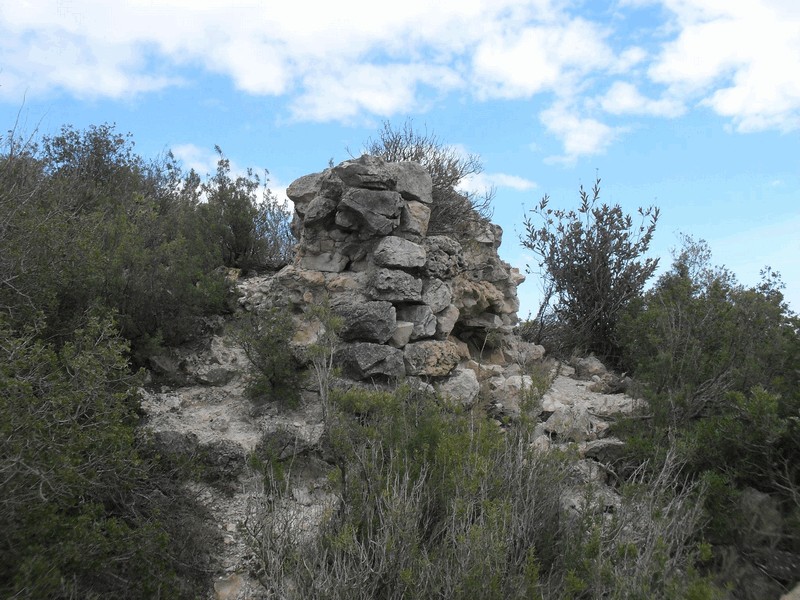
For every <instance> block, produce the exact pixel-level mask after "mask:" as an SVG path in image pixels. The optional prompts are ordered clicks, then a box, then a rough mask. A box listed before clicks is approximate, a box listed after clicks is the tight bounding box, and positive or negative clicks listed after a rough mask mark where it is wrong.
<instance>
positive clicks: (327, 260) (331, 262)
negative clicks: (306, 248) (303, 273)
mask: <svg viewBox="0 0 800 600" xmlns="http://www.w3.org/2000/svg"><path fill="white" fill-rule="evenodd" d="M349 262H350V259H349V258H347V257H346V256H344V255H343V254H340V253H338V252H322V253H321V254H304V255H303V256H301V257H300V260H299V264H300V266H301V267H302V268H303V269H306V270H308V271H322V272H324V273H341V272H342V271H344V270H345V269H346V268H347V264H348V263H349Z"/></svg>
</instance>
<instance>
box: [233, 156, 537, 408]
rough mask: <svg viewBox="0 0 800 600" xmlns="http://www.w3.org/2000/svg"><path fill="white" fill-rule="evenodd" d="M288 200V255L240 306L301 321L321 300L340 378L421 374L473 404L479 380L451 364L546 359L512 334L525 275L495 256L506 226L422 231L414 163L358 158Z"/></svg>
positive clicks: (426, 204) (424, 177)
mask: <svg viewBox="0 0 800 600" xmlns="http://www.w3.org/2000/svg"><path fill="white" fill-rule="evenodd" d="M287 195H288V196H289V198H291V199H292V201H293V202H294V205H295V218H294V223H293V228H294V231H295V233H296V234H297V236H298V238H299V244H298V247H297V254H296V259H295V262H294V264H292V265H290V266H288V267H285V268H284V269H283V270H282V271H281V272H279V273H278V274H277V275H276V276H275V277H273V278H271V279H269V280H268V281H266V282H265V285H264V286H262V287H260V288H257V289H253V288H249V289H246V291H245V295H244V297H243V298H242V300H241V302H242V304H243V306H244V307H245V308H247V309H249V310H259V308H260V307H261V306H273V305H276V304H277V305H283V306H285V307H286V308H287V309H289V310H291V311H292V312H293V314H295V315H296V316H297V318H298V321H301V320H302V319H303V315H304V314H305V313H306V312H307V310H308V309H309V307H310V306H311V305H313V304H315V303H319V302H323V300H325V299H327V302H329V303H330V306H331V308H332V309H333V311H334V312H335V313H336V314H338V315H339V316H341V317H342V320H343V322H344V326H343V330H342V332H341V337H342V340H343V341H344V342H346V344H345V345H343V346H342V347H341V348H340V349H339V350H338V351H337V353H336V359H337V361H338V362H339V365H340V366H341V367H342V368H343V370H344V374H345V376H346V377H349V378H352V379H354V380H373V381H379V380H383V381H385V380H389V379H397V378H401V377H403V376H412V377H423V378H426V379H431V380H432V382H433V383H436V384H437V385H438V386H439V387H440V389H442V390H447V392H448V395H450V396H458V395H459V394H461V393H462V392H463V394H464V397H462V398H460V399H461V400H462V401H468V402H471V401H473V400H474V398H475V397H476V395H477V394H475V393H473V392H474V389H475V386H474V385H473V381H472V379H471V376H470V375H466V374H465V371H464V370H463V368H462V369H456V367H457V366H458V365H461V366H462V367H463V366H464V364H465V363H466V361H468V360H469V359H476V360H479V361H481V362H487V363H494V364H499V365H509V364H513V363H521V362H525V361H530V360H536V359H538V358H541V355H542V353H543V350H542V349H541V348H540V347H537V346H533V345H532V344H526V343H525V342H521V341H519V340H518V339H516V338H514V337H513V336H512V335H511V330H512V328H513V326H514V325H515V324H516V322H517V314H516V313H517V309H518V307H519V302H518V300H517V286H518V285H519V284H520V283H521V282H522V281H523V280H524V278H523V277H522V275H520V273H519V271H517V270H516V269H514V268H512V267H511V266H510V265H508V264H507V263H505V262H503V261H502V260H501V259H500V258H499V256H498V254H497V249H498V247H499V246H500V242H501V240H502V230H501V229H500V227H498V226H496V225H492V224H491V223H488V222H485V221H481V220H479V219H476V220H475V221H474V223H473V224H472V225H471V226H470V228H469V229H468V230H467V232H466V233H465V234H464V236H463V237H462V238H459V239H455V238H454V237H450V236H427V235H426V233H427V230H428V219H429V218H430V212H431V210H430V206H431V204H432V201H433V200H432V182H431V177H430V175H429V174H428V172H427V171H426V170H425V169H424V168H423V167H421V166H420V165H419V164H417V163H413V162H399V163H386V162H384V161H383V160H381V159H379V158H375V157H371V156H362V157H361V158H359V159H356V160H350V161H347V162H344V163H342V164H340V165H339V166H337V167H333V168H330V169H326V170H325V171H323V172H321V173H314V174H312V175H306V176H305V177H301V178H300V179H298V180H297V181H295V182H293V183H292V184H291V185H290V186H289V188H288V189H287ZM487 340H490V342H491V343H487ZM487 348H488V349H489V350H488V351H487ZM498 376H500V377H501V376H502V375H498ZM447 377H452V378H453V381H451V382H448V381H445V379H446V378H447Z"/></svg>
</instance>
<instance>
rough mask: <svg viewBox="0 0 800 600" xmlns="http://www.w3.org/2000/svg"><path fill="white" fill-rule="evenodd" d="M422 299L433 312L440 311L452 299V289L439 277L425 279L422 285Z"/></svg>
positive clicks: (448, 304)
mask: <svg viewBox="0 0 800 600" xmlns="http://www.w3.org/2000/svg"><path fill="white" fill-rule="evenodd" d="M422 301H423V302H424V303H425V304H427V305H428V306H430V307H431V310H432V311H433V312H435V313H439V312H442V311H443V310H444V309H445V308H447V307H448V306H450V303H451V302H452V301H453V291H452V290H451V289H450V286H449V285H447V284H446V283H445V282H444V281H442V280H441V279H427V280H426V281H425V283H424V284H423V286H422Z"/></svg>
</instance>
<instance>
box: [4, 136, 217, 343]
mask: <svg viewBox="0 0 800 600" xmlns="http://www.w3.org/2000/svg"><path fill="white" fill-rule="evenodd" d="M196 207H197V206H196V198H195V197H194V195H193V194H192V193H191V192H190V191H189V190H187V189H186V186H184V185H182V184H181V175H180V171H179V169H178V168H177V166H176V165H175V163H174V159H172V158H171V157H169V156H167V157H165V158H164V159H162V160H161V161H151V162H147V161H145V160H144V159H142V158H141V157H139V156H137V155H136V154H135V153H134V152H133V143H132V142H131V141H130V139H129V138H128V137H127V136H123V135H121V134H118V133H116V132H115V131H114V130H113V127H112V126H109V125H104V126H100V127H90V128H89V129H87V130H86V131H84V132H77V131H75V130H73V129H72V128H69V127H64V128H63V129H62V132H61V134H60V135H57V136H53V137H44V138H43V140H42V142H41V148H40V147H38V146H37V145H36V144H34V143H32V142H31V143H29V144H27V145H26V146H23V147H22V148H20V147H19V146H18V145H17V142H16V141H15V139H14V137H13V135H12V136H10V137H9V138H7V139H6V140H5V152H4V153H3V154H0V211H1V213H2V214H0V221H2V223H3V224H4V226H3V228H2V233H0V256H2V257H3V258H2V259H0V260H1V261H2V268H3V274H2V283H3V285H2V286H0V308H2V311H3V312H4V313H5V314H7V315H9V318H10V319H11V320H12V324H13V325H21V324H22V323H25V322H28V321H30V320H31V319H32V318H33V317H34V316H35V315H36V314H37V313H40V312H41V313H43V314H44V315H45V317H46V322H47V324H48V327H49V329H50V331H49V335H53V336H55V337H56V338H60V339H68V338H69V336H70V334H71V332H72V330H74V328H75V327H76V326H77V324H78V323H79V322H80V321H81V320H82V319H83V318H84V315H85V313H86V311H87V310H88V309H89V308H90V307H91V306H94V305H100V306H105V307H107V308H113V309H115V310H116V311H117V315H118V320H119V325H120V327H121V329H122V333H123V335H124V336H125V337H126V338H128V339H129V340H131V342H132V343H133V346H134V351H135V352H136V351H138V350H139V349H141V348H145V347H148V346H149V345H150V343H151V341H152V340H159V339H160V340H164V341H166V342H168V343H177V342H180V341H182V340H183V339H185V338H186V337H187V336H188V335H189V334H190V333H191V331H192V330H193V329H194V328H195V327H196V323H195V317H197V316H199V315H203V314H208V313H209V312H218V311H220V310H221V308H222V305H223V298H224V294H225V287H224V283H223V280H222V277H221V276H219V275H218V274H215V273H214V269H215V267H217V266H218V265H219V261H218V258H217V254H216V252H217V251H216V249H215V248H214V247H213V244H212V243H211V242H210V241H209V240H208V239H207V237H204V234H203V230H202V227H200V225H199V221H198V215H197V213H196Z"/></svg>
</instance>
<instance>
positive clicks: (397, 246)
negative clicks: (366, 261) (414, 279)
mask: <svg viewBox="0 0 800 600" xmlns="http://www.w3.org/2000/svg"><path fill="white" fill-rule="evenodd" d="M372 259H373V261H374V262H375V264H376V265H378V266H379V267H390V268H400V269H412V268H415V267H421V266H423V265H424V264H425V248H423V247H422V246H420V245H419V244H415V243H414V242H409V241H408V240H404V239H403V238H399V237H396V236H389V237H385V238H383V239H382V240H381V241H380V242H378V245H377V246H376V247H375V251H374V253H373V256H372Z"/></svg>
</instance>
